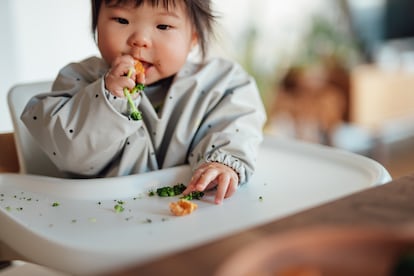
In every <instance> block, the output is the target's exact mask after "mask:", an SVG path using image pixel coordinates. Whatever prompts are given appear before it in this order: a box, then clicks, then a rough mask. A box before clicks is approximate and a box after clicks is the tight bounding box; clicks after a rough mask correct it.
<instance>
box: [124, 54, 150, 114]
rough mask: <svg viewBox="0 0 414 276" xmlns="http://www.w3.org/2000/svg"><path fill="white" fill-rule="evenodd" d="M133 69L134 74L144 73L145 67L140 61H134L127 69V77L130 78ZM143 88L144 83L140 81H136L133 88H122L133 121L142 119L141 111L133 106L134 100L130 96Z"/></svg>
mask: <svg viewBox="0 0 414 276" xmlns="http://www.w3.org/2000/svg"><path fill="white" fill-rule="evenodd" d="M134 70H135V72H136V74H137V75H138V74H141V73H142V74H145V68H144V66H143V65H142V63H141V62H140V61H139V60H136V61H135V65H134V67H131V68H130V69H129V71H128V74H127V77H128V78H130V77H131V76H132V74H133V73H134ZM144 88H145V85H144V84H142V83H137V84H136V85H135V87H134V88H132V90H131V91H130V90H129V89H128V88H126V87H125V88H124V95H125V97H126V98H127V100H128V104H129V107H130V110H131V112H130V116H131V118H132V119H133V120H134V121H138V120H141V119H142V114H141V112H140V111H139V110H138V109H137V107H136V106H135V103H134V101H133V100H132V98H131V95H133V94H135V93H139V92H141V91H143V90H144Z"/></svg>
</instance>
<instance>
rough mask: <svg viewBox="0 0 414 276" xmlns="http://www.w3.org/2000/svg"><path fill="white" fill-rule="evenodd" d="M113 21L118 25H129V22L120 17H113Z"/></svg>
mask: <svg viewBox="0 0 414 276" xmlns="http://www.w3.org/2000/svg"><path fill="white" fill-rule="evenodd" d="M113 20H115V21H116V22H118V23H119V24H123V25H128V24H129V21H128V20H127V19H125V18H122V17H114V18H113Z"/></svg>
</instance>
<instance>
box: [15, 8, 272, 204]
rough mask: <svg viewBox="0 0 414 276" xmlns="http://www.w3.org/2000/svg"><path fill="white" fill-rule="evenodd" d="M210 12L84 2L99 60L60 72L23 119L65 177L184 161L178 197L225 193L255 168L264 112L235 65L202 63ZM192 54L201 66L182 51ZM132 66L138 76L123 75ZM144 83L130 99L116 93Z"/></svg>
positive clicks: (124, 171) (133, 170)
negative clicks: (185, 176) (186, 172)
mask: <svg viewBox="0 0 414 276" xmlns="http://www.w3.org/2000/svg"><path fill="white" fill-rule="evenodd" d="M214 23H215V16H214V15H213V13H212V9H211V1H208V0H186V1H181V0H168V1H156V0H92V29H93V32H94V35H95V39H96V42H97V46H98V48H99V51H100V54H101V57H91V58H88V59H85V60H83V61H81V62H78V63H71V64H69V65H67V66H66V67H64V68H63V69H61V70H60V72H59V74H58V76H57V78H56V79H55V81H54V83H53V86H52V91H51V92H48V93H44V94H40V95H37V96H35V97H33V98H32V99H31V100H30V101H29V103H28V104H27V106H26V108H25V110H24V111H23V114H22V117H21V118H22V120H23V121H24V123H25V125H26V126H27V128H28V130H29V131H30V133H31V134H32V135H33V137H34V138H35V139H36V140H37V141H38V142H39V144H40V146H41V148H42V149H43V150H44V151H45V152H46V154H47V155H48V156H49V157H50V159H51V160H52V161H53V162H54V163H55V164H56V166H57V167H58V168H59V169H60V170H62V171H63V172H65V173H66V175H67V177H84V178H85V177H86V178H93V177H111V176H121V175H129V174H137V173H144V172H149V171H153V170H159V169H163V168H169V167H174V166H178V165H182V164H189V165H190V166H191V168H192V170H193V176H192V179H191V181H190V182H189V183H188V185H187V189H186V190H185V191H184V194H188V193H190V192H192V191H205V190H209V189H213V188H216V192H215V193H216V194H215V202H216V203H217V204H219V203H221V202H222V201H223V199H224V198H226V197H230V196H231V195H233V194H234V192H235V191H236V190H237V188H238V187H239V185H240V184H243V183H245V182H248V181H249V179H250V177H251V176H252V174H253V172H254V169H255V161H256V157H257V151H258V147H259V144H260V142H261V140H262V128H263V125H264V122H265V120H266V114H265V111H264V107H263V104H262V101H261V98H260V95H259V93H258V89H257V86H256V84H255V81H254V79H253V78H252V77H251V76H249V75H248V74H247V73H246V72H245V71H244V70H243V69H242V68H241V67H240V66H239V65H238V64H236V63H235V62H232V61H229V60H225V59H222V58H210V59H207V58H206V56H207V47H208V41H209V38H210V37H211V36H212V32H213V25H214ZM197 49H200V50H201V53H202V59H201V62H191V61H190V60H189V58H188V56H189V54H190V52H192V51H194V50H197ZM137 62H139V63H141V64H142V66H143V67H144V70H143V72H137V71H136V70H131V69H132V68H134V66H135V64H136V63H137ZM137 83H140V84H144V85H145V88H144V90H143V92H141V93H134V94H132V101H133V104H135V106H136V107H138V110H139V111H140V113H141V115H142V119H137V118H135V117H134V118H131V105H130V104H128V100H127V97H126V94H125V91H132V90H134V87H135V86H136V85H137Z"/></svg>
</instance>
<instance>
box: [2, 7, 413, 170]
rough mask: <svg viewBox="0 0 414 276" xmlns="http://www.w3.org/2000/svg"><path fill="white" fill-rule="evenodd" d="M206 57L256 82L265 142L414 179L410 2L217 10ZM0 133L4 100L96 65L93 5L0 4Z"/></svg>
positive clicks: (5, 128)
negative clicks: (320, 150) (238, 67)
mask: <svg viewBox="0 0 414 276" xmlns="http://www.w3.org/2000/svg"><path fill="white" fill-rule="evenodd" d="M213 2H214V4H215V10H216V11H217V14H218V16H219V25H218V33H217V37H216V41H215V43H214V45H213V51H212V54H214V55H223V56H225V57H229V58H232V59H235V60H237V61H238V62H239V63H241V64H242V65H243V66H244V67H245V68H246V70H248V71H249V73H251V74H252V75H253V76H254V77H255V78H256V80H257V83H258V86H259V88H260V92H261V95H262V97H263V100H264V103H265V106H266V109H267V112H268V116H269V119H268V122H267V125H266V128H265V131H266V133H267V134H268V135H273V136H277V137H285V138H288V139H300V140H304V141H308V142H311V143H318V144H324V145H328V146H331V147H336V148H340V149H343V150H347V151H352V152H355V153H358V154H362V155H365V156H368V157H370V158H373V159H375V160H377V161H378V162H380V163H381V164H383V165H384V166H385V167H386V168H387V169H388V170H389V172H390V173H391V175H392V176H393V177H394V178H397V177H399V176H402V175H405V174H408V173H412V172H414V1H412V0H363V1H360V0H312V1H309V0H289V1H282V0H214V1H213ZM0 33H1V36H2V43H1V44H0V76H1V78H0V99H1V100H0V116H1V120H0V133H8V132H12V131H13V126H12V123H11V120H10V117H9V114H8V106H7V92H8V90H9V89H10V88H11V87H12V86H13V85H16V84H18V83H27V82H34V81H43V80H52V79H53V78H54V77H55V76H56V74H57V72H58V70H59V69H60V68H61V67H63V66H64V65H66V64H67V63H69V62H72V61H79V60H81V59H84V58H86V57H88V56H91V55H98V51H97V48H96V46H95V44H94V41H93V39H92V35H91V32H90V7H89V1H85V0H71V1H56V0H38V1H31V0H2V1H1V2H0Z"/></svg>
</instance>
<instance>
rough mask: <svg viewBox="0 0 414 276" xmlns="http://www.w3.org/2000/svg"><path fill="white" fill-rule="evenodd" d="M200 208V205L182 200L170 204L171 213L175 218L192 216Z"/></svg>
mask: <svg viewBox="0 0 414 276" xmlns="http://www.w3.org/2000/svg"><path fill="white" fill-rule="evenodd" d="M197 208H198V205H197V204H195V203H193V202H191V201H189V200H187V199H180V200H178V201H177V202H171V203H170V211H171V213H173V214H174V215H175V216H185V215H189V214H191V213H192V212H193V211H195V210H196V209H197Z"/></svg>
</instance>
